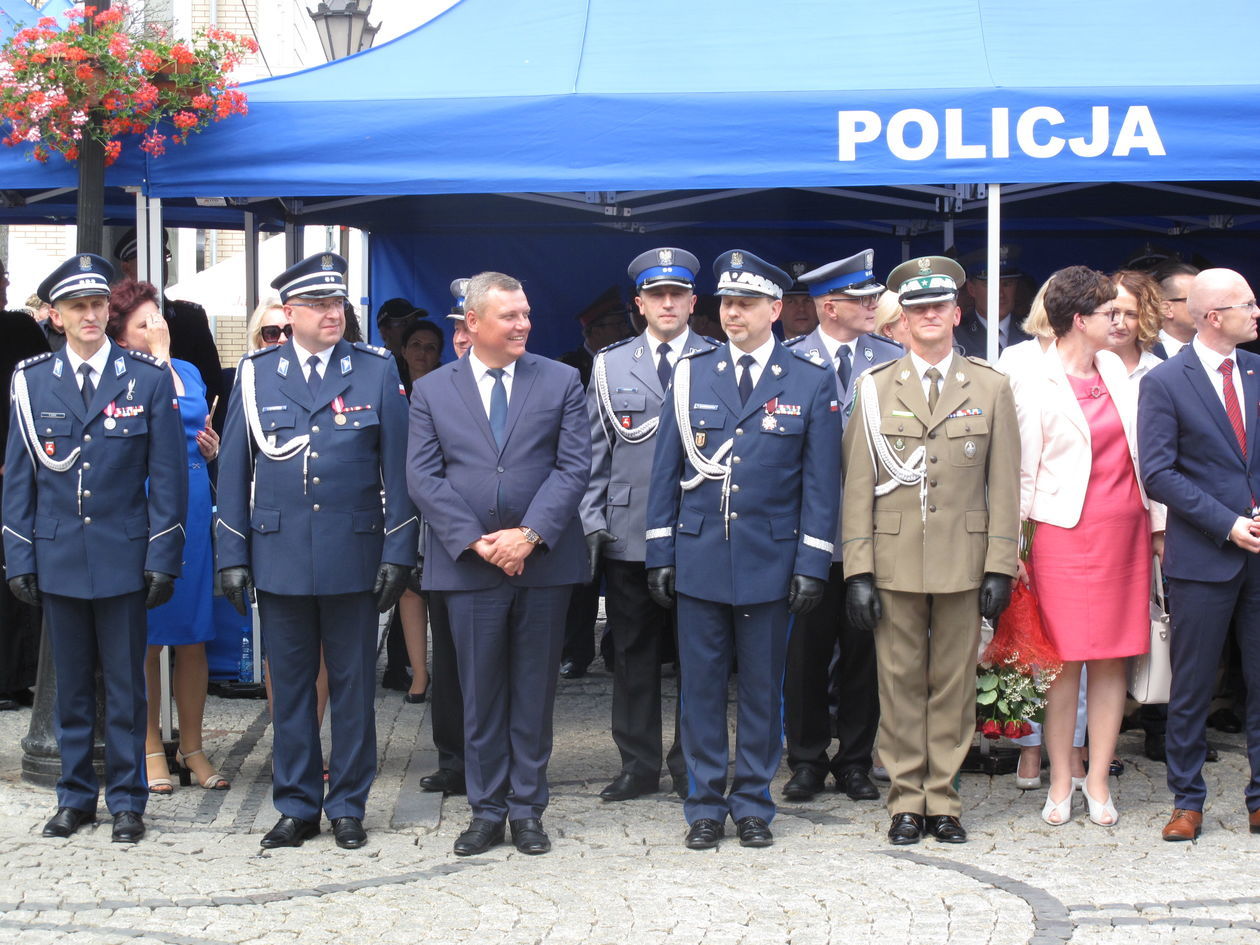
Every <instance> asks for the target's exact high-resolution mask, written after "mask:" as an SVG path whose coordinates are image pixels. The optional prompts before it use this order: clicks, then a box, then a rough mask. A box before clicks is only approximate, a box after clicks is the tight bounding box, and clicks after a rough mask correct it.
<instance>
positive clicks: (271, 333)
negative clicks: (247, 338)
mask: <svg viewBox="0 0 1260 945" xmlns="http://www.w3.org/2000/svg"><path fill="white" fill-rule="evenodd" d="M258 333H259V334H260V335H262V340H263V341H265V342H267V344H269V345H274V344H275V343H276V342H277V341H279V340H280V336H281V335H284V337H286V338H292V337H293V326H292V325H263V326H262V328H260V329H258Z"/></svg>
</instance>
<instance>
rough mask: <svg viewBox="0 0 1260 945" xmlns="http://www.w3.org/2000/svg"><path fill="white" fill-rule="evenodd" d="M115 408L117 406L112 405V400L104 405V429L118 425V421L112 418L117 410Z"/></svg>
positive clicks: (110, 428)
mask: <svg viewBox="0 0 1260 945" xmlns="http://www.w3.org/2000/svg"><path fill="white" fill-rule="evenodd" d="M117 409H118V408H117V407H116V406H115V405H114V401H112V400H111V401H110V402H109V403H108V404H106V405H105V429H106V430H112V429H114V427H116V426H118V421H117V420H115V419H114V413H115V411H117Z"/></svg>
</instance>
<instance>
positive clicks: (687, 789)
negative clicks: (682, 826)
mask: <svg viewBox="0 0 1260 945" xmlns="http://www.w3.org/2000/svg"><path fill="white" fill-rule="evenodd" d="M670 780H672V781H673V784H672V785H671V786H672V787H673V789H674V793H675V794H677V795H678V796H679V797H681V798H682V799H683V800H684V801H685V800H686V799H687V795H688V794H690V793H691V779H690V778H688V777H687V776H686V775H685V774H676V775H674V776H673V777H672V778H671V779H670Z"/></svg>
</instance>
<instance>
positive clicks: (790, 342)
mask: <svg viewBox="0 0 1260 945" xmlns="http://www.w3.org/2000/svg"><path fill="white" fill-rule="evenodd" d="M808 337H809V335H797V336H796V337H795V338H789V339H788V340H787V341H785V342H783V347H785V348H790V347H792V345H794V344H799V343H800V342H802V341H804V340H805V339H806V338H808Z"/></svg>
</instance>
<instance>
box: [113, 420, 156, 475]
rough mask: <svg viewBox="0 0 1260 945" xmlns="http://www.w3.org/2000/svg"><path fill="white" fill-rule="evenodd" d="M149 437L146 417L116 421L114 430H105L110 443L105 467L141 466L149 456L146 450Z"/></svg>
mask: <svg viewBox="0 0 1260 945" xmlns="http://www.w3.org/2000/svg"><path fill="white" fill-rule="evenodd" d="M148 435H149V422H148V421H147V420H146V419H145V418H144V417H127V418H126V419H124V420H115V421H114V428H113V429H112V430H111V429H109V428H108V427H107V428H106V430H105V438H106V440H107V442H108V443H109V450H108V451H107V453H106V457H105V465H106V466H110V467H112V468H114V469H122V468H126V467H129V466H141V465H143V464H144V462H145V459H146V458H147V456H148V450H147V449H146V448H145V447H146V445H147V441H148Z"/></svg>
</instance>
